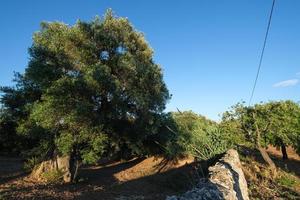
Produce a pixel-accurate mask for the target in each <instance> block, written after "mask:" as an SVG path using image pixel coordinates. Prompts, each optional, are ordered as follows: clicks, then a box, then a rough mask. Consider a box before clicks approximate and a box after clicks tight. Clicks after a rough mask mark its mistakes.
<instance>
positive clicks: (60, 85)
mask: <svg viewBox="0 0 300 200" xmlns="http://www.w3.org/2000/svg"><path fill="white" fill-rule="evenodd" d="M29 54H30V60H29V63H28V67H27V68H26V71H25V73H24V74H23V75H19V77H18V80H17V83H18V86H17V87H15V88H11V89H13V90H15V91H30V92H28V93H29V94H31V96H23V97H22V98H23V99H26V98H29V99H30V101H24V103H23V104H22V107H21V108H20V109H23V110H24V109H25V110H26V112H25V115H24V116H23V117H22V118H21V119H20V120H18V128H17V130H18V132H19V133H23V134H25V135H26V134H27V135H29V137H30V136H32V137H38V138H42V139H40V141H39V144H40V146H41V144H42V148H40V149H41V151H43V152H44V154H43V155H45V156H46V155H50V156H51V155H53V154H68V155H72V157H73V158H74V159H75V160H82V161H84V162H95V161H97V160H98V159H99V157H100V156H101V155H103V153H105V154H106V155H107V156H108V155H115V154H122V153H124V152H128V154H138V155H140V154H143V153H145V152H144V148H143V147H142V145H143V143H144V141H146V140H147V139H148V138H149V135H151V134H154V128H153V126H154V125H155V123H154V121H155V119H156V118H157V115H159V114H160V113H161V112H162V111H163V110H164V108H165V104H166V101H167V100H168V99H169V98H170V96H169V93H168V90H167V88H166V85H165V83H164V81H163V75H162V70H161V68H160V67H159V66H158V65H157V64H156V63H155V62H154V60H153V50H152V49H151V48H150V47H149V45H148V43H147V42H146V40H145V38H144V36H143V34H142V33H140V32H138V31H136V30H135V29H134V27H133V26H132V25H131V24H130V22H129V21H128V19H126V18H119V17H115V16H114V14H113V13H112V11H111V10H108V11H107V13H106V14H105V16H104V17H103V18H99V17H96V18H95V19H94V20H92V21H91V22H82V21H78V22H77V23H76V24H75V25H72V26H70V25H67V24H64V23H60V22H51V23H48V22H44V23H42V24H41V30H39V31H38V32H36V33H35V34H34V36H33V44H32V46H31V47H30V49H29ZM6 97H9V96H8V93H5V91H4V98H3V99H5V98H6ZM4 106H5V105H4ZM6 106H8V107H9V105H6ZM49 152H50V153H49Z"/></svg>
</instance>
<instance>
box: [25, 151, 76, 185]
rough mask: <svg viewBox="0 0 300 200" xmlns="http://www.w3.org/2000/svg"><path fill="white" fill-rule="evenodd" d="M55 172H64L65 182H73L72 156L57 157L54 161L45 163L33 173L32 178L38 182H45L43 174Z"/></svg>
mask: <svg viewBox="0 0 300 200" xmlns="http://www.w3.org/2000/svg"><path fill="white" fill-rule="evenodd" d="M54 170H60V171H61V172H62V174H63V180H64V182H66V183H69V182H71V171H70V156H62V157H60V156H57V157H56V158H54V159H52V160H47V161H43V162H42V163H40V164H39V166H37V167H36V168H35V169H34V170H33V171H32V172H31V175H30V177H31V178H33V179H35V180H38V181H44V177H43V174H44V173H46V172H51V171H54Z"/></svg>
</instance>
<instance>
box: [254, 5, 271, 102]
mask: <svg viewBox="0 0 300 200" xmlns="http://www.w3.org/2000/svg"><path fill="white" fill-rule="evenodd" d="M274 5H275V0H273V3H272V8H271V12H270V16H269V22H268V26H267V31H266V34H265V39H264V44H263V48H262V51H261V54H260V59H259V64H258V69H257V73H256V77H255V81H254V85H253V88H252V92H251V96H250V100H249V106H250V105H251V102H252V99H253V95H254V91H255V88H256V84H257V80H258V77H259V73H260V68H261V64H262V61H263V57H264V53H265V48H266V43H267V39H268V35H269V29H270V25H271V21H272V15H273V10H274Z"/></svg>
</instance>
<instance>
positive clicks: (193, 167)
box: [2, 158, 221, 200]
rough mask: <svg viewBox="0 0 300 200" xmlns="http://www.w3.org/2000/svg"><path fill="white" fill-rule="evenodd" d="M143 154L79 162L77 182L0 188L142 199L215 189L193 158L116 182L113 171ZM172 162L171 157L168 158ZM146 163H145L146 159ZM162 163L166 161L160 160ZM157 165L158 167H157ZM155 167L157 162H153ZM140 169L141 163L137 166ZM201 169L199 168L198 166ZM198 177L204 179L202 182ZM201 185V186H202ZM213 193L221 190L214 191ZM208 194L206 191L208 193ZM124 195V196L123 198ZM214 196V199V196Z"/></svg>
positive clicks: (46, 195)
mask: <svg viewBox="0 0 300 200" xmlns="http://www.w3.org/2000/svg"><path fill="white" fill-rule="evenodd" d="M143 160H144V158H138V159H134V160H131V161H128V162H125V163H115V164H111V163H109V165H108V166H102V167H100V166H83V167H82V168H81V169H80V171H79V182H78V183H76V184H41V183H27V184H24V185H20V186H17V187H14V186H13V187H10V188H6V189H5V190H2V193H3V192H4V193H3V196H4V197H5V199H33V198H34V199H80V200H81V199H92V200H93V199H101V200H113V199H116V200H122V199H136V200H139V199H143V200H151V199H153V200H165V198H166V196H172V195H178V194H182V193H185V192H186V191H188V190H189V189H191V188H194V187H197V188H199V189H201V190H208V191H210V190H213V191H215V192H216V191H218V188H217V187H216V185H212V183H211V184H209V187H206V186H207V184H204V183H205V181H206V183H208V179H207V176H208V173H204V172H207V171H208V167H209V165H208V163H210V164H214V163H211V162H212V161H210V162H204V161H202V162H193V163H190V164H186V165H183V166H181V167H178V168H168V169H164V170H163V171H162V170H161V172H160V173H156V172H157V171H153V173H151V174H145V175H144V174H143V173H141V174H142V176H139V177H138V178H136V179H133V178H132V177H131V179H130V180H128V181H123V182H120V181H119V180H118V178H117V177H115V175H116V174H117V173H118V172H121V171H124V170H126V171H124V173H126V172H129V173H130V170H131V169H130V168H131V167H133V166H135V165H137V164H139V163H140V162H142V161H143ZM169 162H172V161H169ZM148 164H149V163H148ZM160 164H161V166H166V161H163V162H161V163H160ZM161 166H160V167H161ZM157 167H158V166H157ZM138 169H140V170H141V171H143V169H144V168H143V167H140V166H139V168H138ZM200 169H201V170H202V172H199V170H200ZM199 180H205V181H204V182H202V184H200V183H199ZM204 187H205V188H204ZM217 194H221V193H220V192H217ZM208 195H209V194H208ZM123 197H127V198H123ZM216 200H217V199H216Z"/></svg>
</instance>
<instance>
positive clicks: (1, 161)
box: [0, 156, 29, 184]
mask: <svg viewBox="0 0 300 200" xmlns="http://www.w3.org/2000/svg"><path fill="white" fill-rule="evenodd" d="M23 163H24V160H23V159H21V158H17V157H9V156H7V157H5V156H0V184H5V183H7V182H9V181H12V180H15V179H19V178H22V177H25V176H26V175H28V174H29V173H28V172H25V171H24V169H23Z"/></svg>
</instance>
